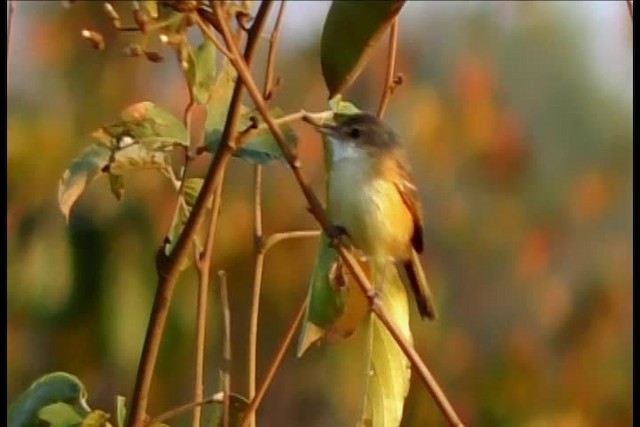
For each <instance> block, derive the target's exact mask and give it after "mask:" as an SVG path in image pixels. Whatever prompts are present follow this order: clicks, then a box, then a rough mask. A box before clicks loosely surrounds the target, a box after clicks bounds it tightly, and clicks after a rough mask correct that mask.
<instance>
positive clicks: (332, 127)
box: [318, 113, 400, 159]
mask: <svg viewBox="0 0 640 427" xmlns="http://www.w3.org/2000/svg"><path fill="white" fill-rule="evenodd" d="M334 121H335V124H323V125H321V126H320V127H318V130H319V131H320V132H322V133H323V134H325V135H327V136H328V137H329V139H330V140H331V142H332V145H333V148H334V151H336V149H337V151H340V153H341V154H344V156H343V157H352V156H351V155H349V150H351V151H353V149H356V150H359V151H361V150H364V151H365V152H368V153H370V154H374V153H380V152H385V151H391V150H394V149H396V148H398V147H399V146H400V142H399V140H398V137H397V135H396V134H395V132H394V131H393V129H391V127H389V126H388V125H387V124H386V123H384V122H383V121H382V120H380V119H378V118H377V117H376V116H374V115H373V114H369V113H357V114H349V115H346V114H335V115H334ZM344 150H347V151H346V152H345V151H344ZM334 154H336V153H334ZM353 154H354V155H355V154H356V153H353ZM334 159H336V156H335V155H334Z"/></svg>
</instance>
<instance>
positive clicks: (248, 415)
mask: <svg viewBox="0 0 640 427" xmlns="http://www.w3.org/2000/svg"><path fill="white" fill-rule="evenodd" d="M307 304H308V298H307V297H305V299H304V301H303V302H302V304H300V307H299V308H298V311H297V312H296V317H294V319H293V321H292V322H291V325H290V326H289V330H287V333H286V335H285V337H284V339H283V340H282V342H281V343H280V346H279V347H278V351H277V352H276V355H275V356H274V357H273V360H272V361H271V363H270V364H269V369H268V370H267V374H266V376H265V379H264V381H263V382H262V384H261V385H260V389H259V390H258V392H257V393H256V395H255V396H254V397H253V398H252V399H251V402H250V403H249V406H248V407H247V409H246V410H245V413H244V415H243V418H242V424H241V426H242V427H248V426H249V423H250V420H251V419H252V418H254V416H255V412H256V409H257V408H258V406H260V402H262V398H263V397H264V395H265V393H266V392H267V389H268V388H269V386H270V385H271V381H273V377H274V376H275V374H276V372H277V371H278V368H279V367H280V364H281V363H282V359H283V357H284V355H285V353H286V352H287V349H288V348H289V346H290V345H291V341H293V336H294V335H295V333H296V330H297V329H298V326H299V325H300V323H301V322H302V319H303V317H304V313H305V312H306V310H307Z"/></svg>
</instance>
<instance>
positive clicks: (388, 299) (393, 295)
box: [360, 264, 412, 427]
mask: <svg viewBox="0 0 640 427" xmlns="http://www.w3.org/2000/svg"><path fill="white" fill-rule="evenodd" d="M377 270H378V272H380V271H383V272H384V273H386V274H385V275H384V279H383V283H384V284H383V285H382V286H380V285H376V288H378V289H382V292H381V296H380V298H381V300H382V304H383V306H384V308H385V310H386V312H387V314H388V316H389V318H390V319H391V320H392V321H393V323H394V324H395V325H396V326H397V327H398V328H399V329H400V331H401V332H402V334H403V335H404V336H405V338H406V339H407V340H409V342H412V337H411V329H410V328H409V304H408V301H407V294H406V291H405V288H404V286H403V284H402V282H401V280H400V277H399V276H398V273H397V270H396V268H395V266H394V265H393V264H388V265H386V266H382V267H378V269H377ZM376 276H377V277H383V276H382V274H379V273H378V274H376ZM371 316H372V318H371V324H370V329H369V333H370V334H371V335H370V341H369V344H370V346H371V347H370V349H369V351H368V356H369V360H368V361H366V363H365V366H368V370H367V372H365V375H367V376H368V377H367V379H366V384H367V386H366V388H365V394H364V407H363V414H362V418H361V420H360V425H366V426H369V427H397V426H399V425H400V421H401V420H402V411H403V407H404V401H405V398H406V397H407V393H408V392H409V384H410V381H411V365H410V363H409V360H408V359H407V358H406V356H405V355H404V353H403V352H402V350H401V349H400V347H399V346H398V345H397V344H396V342H395V340H394V339H393V337H392V336H391V334H390V333H389V331H387V329H386V327H385V326H384V324H383V323H382V322H381V321H380V320H379V319H378V318H377V317H375V316H373V315H371Z"/></svg>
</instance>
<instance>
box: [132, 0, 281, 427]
mask: <svg viewBox="0 0 640 427" xmlns="http://www.w3.org/2000/svg"><path fill="white" fill-rule="evenodd" d="M212 6H213V7H214V9H216V10H218V11H219V5H218V2H215V1H212ZM271 6H272V2H271V1H268V0H265V1H263V2H262V3H261V4H260V8H259V9H258V13H257V14H256V17H255V21H254V23H253V25H252V26H251V30H250V32H249V35H248V37H247V44H246V47H245V54H244V57H243V64H245V66H250V64H251V62H252V59H253V54H254V53H255V48H256V45H257V41H258V39H259V38H260V34H261V33H262V29H263V28H264V24H265V22H266V17H267V15H268V13H269V10H270V9H271ZM218 16H220V17H221V16H222V14H220V13H218ZM225 23H226V22H225ZM234 48H235V50H234V51H235V52H237V49H238V48H237V46H235V45H234ZM242 91H243V82H242V80H241V79H238V80H237V81H236V83H235V86H234V90H233V95H232V97H231V102H230V104H229V111H228V113H227V120H226V122H225V126H224V129H223V131H222V136H221V138H220V139H221V144H220V146H219V147H218V150H217V151H216V153H215V155H214V157H213V160H212V161H211V164H210V165H209V169H208V170H207V173H206V176H205V178H204V182H203V184H202V188H201V190H200V194H199V195H198V198H197V200H196V203H195V205H194V206H193V209H192V210H191V215H189V219H188V220H187V222H186V224H185V226H184V229H183V230H182V233H180V237H179V238H178V241H177V242H176V245H175V247H174V248H173V251H172V252H171V255H170V256H169V257H168V258H166V257H165V255H164V250H163V249H162V248H161V249H160V250H159V251H158V254H157V257H156V260H157V270H158V286H157V290H156V294H155V297H154V300H153V306H152V308H151V315H150V318H149V324H148V327H147V332H146V335H145V340H144V345H143V347H142V354H141V356H140V363H139V364H138V373H137V375H136V384H135V387H134V391H133V397H132V399H131V412H130V413H129V418H128V420H127V425H128V426H141V425H142V424H143V422H144V419H145V417H146V416H147V404H148V401H149V390H150V388H151V379H152V377H153V372H154V370H155V365H156V361H157V358H158V351H159V349H160V343H161V341H162V335H163V332H164V326H165V324H166V321H167V315H168V313H169V306H170V304H171V298H172V296H173V290H174V288H175V284H176V280H177V278H178V275H179V271H180V263H181V262H182V260H183V259H184V257H185V256H186V254H187V251H188V250H189V248H190V245H191V241H192V238H193V236H194V235H195V232H196V229H197V227H198V226H199V225H200V223H201V222H202V217H203V214H204V212H205V210H206V207H207V202H208V200H209V198H210V197H211V194H212V193H213V191H214V188H215V186H216V184H217V183H218V182H219V181H220V179H221V177H222V174H223V173H224V166H225V165H226V164H227V162H228V161H229V159H230V158H231V154H232V153H233V150H234V148H233V142H232V138H234V137H235V135H236V128H237V124H238V117H239V113H240V105H241V101H242Z"/></svg>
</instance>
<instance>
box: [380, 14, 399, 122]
mask: <svg viewBox="0 0 640 427" xmlns="http://www.w3.org/2000/svg"><path fill="white" fill-rule="evenodd" d="M397 52H398V17H396V18H394V19H393V22H392V23H391V28H390V29H389V53H388V55H387V74H386V76H385V81H384V90H383V92H382V97H381V98H380V104H379V105H378V117H380V118H382V116H384V112H385V110H386V109H387V104H388V103H389V97H390V96H391V92H392V91H393V89H394V86H395V83H394V77H395V74H396V54H397Z"/></svg>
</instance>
